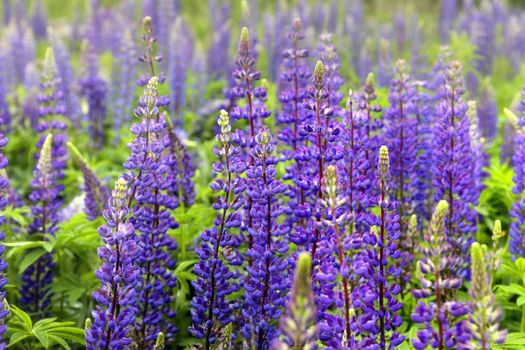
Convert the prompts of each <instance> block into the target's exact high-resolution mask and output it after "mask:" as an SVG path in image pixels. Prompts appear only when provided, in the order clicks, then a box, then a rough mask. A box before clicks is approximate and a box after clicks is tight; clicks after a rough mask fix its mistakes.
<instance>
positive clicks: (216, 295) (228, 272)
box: [190, 110, 246, 350]
mask: <svg viewBox="0 0 525 350" xmlns="http://www.w3.org/2000/svg"><path fill="white" fill-rule="evenodd" d="M218 124H219V126H220V128H221V129H220V132H219V133H218V135H217V137H216V138H217V141H218V142H219V143H220V147H215V148H214V153H215V155H216V157H217V158H219V161H217V162H216V163H214V165H213V168H214V170H215V172H216V173H217V178H216V179H215V180H214V181H213V182H212V183H211V184H210V187H211V188H212V190H213V191H214V192H216V193H218V194H219V197H218V198H217V199H216V202H215V203H214V205H213V208H214V209H215V210H216V211H217V215H216V217H215V220H214V226H213V228H211V229H207V230H206V231H204V232H203V233H201V239H202V245H201V247H200V248H199V249H197V254H198V255H199V262H198V263H197V264H195V268H194V271H195V275H196V276H197V279H196V280H195V281H194V282H193V286H194V288H195V290H196V293H195V296H194V297H193V300H192V302H191V305H192V312H191V314H192V327H191V329H190V331H191V332H192V334H194V335H195V336H196V337H197V338H200V339H204V350H209V349H211V347H212V344H215V343H216V342H219V343H221V342H222V341H221V339H222V338H223V337H224V336H225V334H223V331H224V329H225V327H226V326H228V325H229V324H230V323H232V322H233V316H232V313H233V308H234V306H233V305H234V301H233V300H232V299H231V294H232V293H234V292H235V291H237V290H238V289H239V287H240V286H239V284H238V281H237V279H238V277H239V276H238V274H237V272H236V271H235V270H234V267H235V266H239V265H241V263H242V255H241V254H240V253H239V251H238V248H239V246H240V244H241V241H242V239H241V236H240V235H238V234H236V233H235V229H238V228H240V226H241V221H242V216H241V214H240V210H241V209H242V207H243V203H244V197H243V192H244V189H245V186H246V184H245V181H244V179H243V178H242V177H241V174H243V173H244V171H245V168H246V165H245V164H244V161H243V160H242V159H241V158H240V155H241V150H240V148H239V147H238V146H235V145H234V144H233V143H232V137H233V135H232V131H231V124H230V118H229V116H228V112H226V111H225V110H222V111H221V114H220V116H219V118H218Z"/></svg>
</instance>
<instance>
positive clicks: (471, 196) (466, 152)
mask: <svg viewBox="0 0 525 350" xmlns="http://www.w3.org/2000/svg"><path fill="white" fill-rule="evenodd" d="M461 71H462V66H461V64H460V63H459V62H457V61H453V62H451V63H450V64H449V66H448V68H447V70H446V72H445V84H444V85H443V86H442V87H441V89H440V96H441V102H440V104H439V105H438V106H437V108H436V111H435V115H436V120H435V124H434V132H433V145H432V146H433V154H432V174H433V179H432V183H433V187H434V199H435V200H441V199H442V198H444V199H446V200H447V202H448V205H449V208H450V209H449V211H448V215H447V220H446V223H447V224H446V234H447V237H448V239H449V240H450V242H451V244H453V245H454V246H455V248H456V250H457V253H458V254H459V255H463V256H465V255H464V254H467V252H468V249H469V247H470V244H471V243H472V241H473V238H474V233H475V232H476V224H475V222H476V220H475V215H476V212H475V210H474V209H473V208H472V205H475V204H476V203H477V198H478V196H479V193H476V190H475V189H474V188H473V186H472V184H473V183H474V181H477V179H474V176H473V175H474V174H473V170H474V167H475V163H474V160H473V158H472V156H471V143H470V135H469V132H470V123H469V119H468V117H467V109H468V106H467V104H466V103H464V102H463V100H462V99H461V96H462V95H463V93H464V91H465V88H464V80H463V77H462V75H461V74H462V73H461ZM467 261H468V258H467V259H466V261H465V262H467ZM464 272H465V268H461V269H460V270H458V271H457V273H464Z"/></svg>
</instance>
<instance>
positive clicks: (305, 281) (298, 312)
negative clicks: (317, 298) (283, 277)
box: [272, 253, 318, 350]
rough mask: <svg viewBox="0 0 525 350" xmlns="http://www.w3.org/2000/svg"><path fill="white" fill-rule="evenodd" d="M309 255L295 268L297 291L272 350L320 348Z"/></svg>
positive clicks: (291, 300)
mask: <svg viewBox="0 0 525 350" xmlns="http://www.w3.org/2000/svg"><path fill="white" fill-rule="evenodd" d="M311 260H312V258H311V257H310V255H309V254H308V253H301V254H300V255H299V258H298V261H297V266H296V268H295V275H294V282H293V288H292V291H291V294H290V297H289V300H288V302H287V305H286V312H285V314H284V315H283V316H282V317H281V322H280V327H279V329H280V331H281V337H280V338H279V339H276V340H275V341H274V343H273V344H272V350H291V349H302V350H314V349H316V347H317V333H318V330H317V325H316V323H315V320H316V311H315V303H314V298H313V292H312V281H311V271H310V269H311V265H312V261H311Z"/></svg>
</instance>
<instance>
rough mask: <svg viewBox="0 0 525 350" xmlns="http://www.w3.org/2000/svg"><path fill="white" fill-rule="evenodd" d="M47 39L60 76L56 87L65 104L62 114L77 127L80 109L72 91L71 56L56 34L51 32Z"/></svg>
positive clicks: (76, 97)
mask: <svg viewBox="0 0 525 350" xmlns="http://www.w3.org/2000/svg"><path fill="white" fill-rule="evenodd" d="M49 41H50V43H51V47H52V48H53V53H54V57H55V58H56V69H57V72H58V76H59V77H60V83H59V84H58V87H57V89H60V91H61V93H62V95H63V101H64V105H65V110H64V115H66V116H67V117H68V118H69V119H71V121H72V122H73V124H74V125H75V126H76V127H79V126H80V124H81V114H82V112H81V109H80V101H79V99H78V96H77V94H75V92H74V90H75V86H74V85H75V81H74V80H75V79H74V76H73V67H72V66H71V58H70V56H69V53H68V51H67V49H66V47H65V46H64V43H63V42H62V40H60V39H59V37H58V35H57V34H55V33H54V32H51V33H50V35H49Z"/></svg>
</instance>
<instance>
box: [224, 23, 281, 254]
mask: <svg viewBox="0 0 525 350" xmlns="http://www.w3.org/2000/svg"><path fill="white" fill-rule="evenodd" d="M235 63H236V68H235V69H234V70H233V77H234V78H235V82H236V85H235V87H233V89H232V91H231V96H232V97H233V99H234V100H239V99H244V100H245V102H246V103H245V105H244V106H243V107H240V106H235V107H233V108H232V109H231V113H230V117H231V119H232V120H241V119H244V120H246V121H247V123H248V131H247V132H242V131H241V130H238V132H237V134H236V135H234V136H235V138H236V142H237V143H239V144H240V145H241V146H242V149H243V150H244V152H243V153H244V159H245V160H244V161H245V163H246V167H247V168H248V167H250V166H253V165H254V164H255V158H254V157H253V155H252V152H251V150H252V149H253V148H254V147H255V144H256V141H255V138H256V136H257V133H258V130H259V129H260V128H261V127H262V120H263V119H265V118H267V117H269V116H270V115H271V113H270V111H268V109H267V108H266V106H265V101H266V99H267V97H268V90H267V87H265V86H264V84H261V86H259V87H255V84H256V82H257V81H258V80H260V79H261V72H259V71H257V70H256V68H255V57H254V56H253V53H252V52H251V47H250V34H249V31H248V29H247V28H246V27H243V28H242V30H241V35H240V38H239V46H238V55H237V59H236V60H235ZM252 207H253V199H252V198H251V197H248V200H247V201H246V204H245V215H246V218H245V220H244V221H245V227H243V231H247V236H248V237H247V240H248V248H251V247H252V244H253V237H252V236H251V234H250V230H251V229H252V228H253V224H254V220H253V218H252V215H251V212H252Z"/></svg>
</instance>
